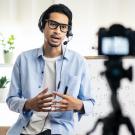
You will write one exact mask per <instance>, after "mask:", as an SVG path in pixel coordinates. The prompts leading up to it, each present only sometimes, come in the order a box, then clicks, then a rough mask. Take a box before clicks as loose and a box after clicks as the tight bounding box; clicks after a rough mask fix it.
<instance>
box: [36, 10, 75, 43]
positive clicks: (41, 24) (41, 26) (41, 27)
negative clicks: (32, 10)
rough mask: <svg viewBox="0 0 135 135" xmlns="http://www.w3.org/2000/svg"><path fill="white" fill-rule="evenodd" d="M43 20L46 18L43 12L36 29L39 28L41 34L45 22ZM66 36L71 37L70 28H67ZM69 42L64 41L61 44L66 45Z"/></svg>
mask: <svg viewBox="0 0 135 135" xmlns="http://www.w3.org/2000/svg"><path fill="white" fill-rule="evenodd" d="M45 18H46V17H45V12H43V13H42V15H41V16H40V18H39V22H38V27H39V29H40V31H41V32H43V30H44V27H45V23H46V22H45ZM66 36H67V38H69V37H73V33H72V26H71V27H69V30H68V31H67V34H66ZM69 41H70V40H68V41H65V42H64V43H63V44H64V45H66V44H67V43H68V42H69Z"/></svg>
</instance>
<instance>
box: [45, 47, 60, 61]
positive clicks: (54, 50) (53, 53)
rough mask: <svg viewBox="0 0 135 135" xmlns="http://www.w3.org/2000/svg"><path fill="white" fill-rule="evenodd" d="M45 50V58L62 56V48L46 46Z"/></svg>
mask: <svg viewBox="0 0 135 135" xmlns="http://www.w3.org/2000/svg"><path fill="white" fill-rule="evenodd" d="M43 49H44V56H46V57H49V58H53V57H57V56H60V55H61V54H62V49H61V46H59V47H50V46H48V45H44V47H43Z"/></svg>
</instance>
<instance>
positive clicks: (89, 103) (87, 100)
mask: <svg viewBox="0 0 135 135" xmlns="http://www.w3.org/2000/svg"><path fill="white" fill-rule="evenodd" d="M78 98H79V99H80V100H82V101H83V105H84V112H83V113H80V112H78V118H79V120H80V118H81V116H82V115H89V114H91V113H92V111H93V107H94V104H95V99H94V95H93V91H92V90H91V82H90V73H89V69H88V65H87V63H86V61H85V60H84V62H83V64H82V77H81V84H80V91H79V95H78Z"/></svg>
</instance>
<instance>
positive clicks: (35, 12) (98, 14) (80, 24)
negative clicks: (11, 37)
mask: <svg viewBox="0 0 135 135" xmlns="http://www.w3.org/2000/svg"><path fill="white" fill-rule="evenodd" d="M53 3H64V4H66V5H67V6H69V8H70V9H71V10H72V11H73V33H74V37H73V39H72V41H71V42H70V43H69V48H71V49H73V50H76V51H77V52H79V53H81V54H82V55H97V51H95V50H92V49H91V47H92V46H97V37H96V32H97V31H98V29H99V27H101V26H105V27H108V26H110V25H111V24H112V23H122V24H124V25H125V26H127V27H132V28H135V19H134V18H135V14H134V12H135V8H134V5H135V1H134V0H102V1H101V0H85V1H83V0H79V1H78V0H72V1H71V0H0V32H2V33H4V34H5V33H6V34H10V33H14V34H15V35H16V52H17V53H20V52H21V51H23V50H27V49H30V48H35V47H39V46H40V45H41V44H42V43H43V40H42V34H41V33H40V31H39V30H38V27H37V24H38V19H39V16H40V15H41V13H42V12H43V11H44V10H45V9H46V8H47V7H48V6H50V5H51V4H53Z"/></svg>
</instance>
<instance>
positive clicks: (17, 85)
mask: <svg viewBox="0 0 135 135" xmlns="http://www.w3.org/2000/svg"><path fill="white" fill-rule="evenodd" d="M38 25H39V29H40V30H41V32H43V33H44V45H43V47H41V48H38V49H33V50H30V51H26V52H23V53H22V54H21V55H20V56H19V57H18V58H17V60H16V63H15V65H14V68H13V72H12V79H11V86H10V91H9V95H8V98H7V100H6V101H7V104H8V106H9V108H10V109H11V110H13V111H15V112H18V113H20V116H19V118H18V120H17V122H16V123H15V124H14V126H13V127H11V129H10V130H9V131H8V133H7V134H8V135H20V134H21V135H51V134H53V135H74V134H75V133H74V119H73V114H74V112H78V116H79V119H80V118H81V116H82V114H89V113H91V111H92V107H93V104H94V99H93V98H92V96H91V89H90V80H89V77H88V76H89V74H88V72H87V68H86V63H85V61H84V58H82V57H81V56H80V55H78V54H77V53H75V52H73V51H71V50H68V49H66V48H65V47H64V46H63V44H67V43H68V40H67V41H64V40H65V39H69V37H70V36H72V34H71V28H72V12H71V11H70V9H69V8H68V7H66V6H65V5H63V4H55V5H52V6H50V7H49V8H48V9H47V10H46V11H45V12H43V14H42V15H41V17H40V19H39V24H38ZM66 37H67V38H66Z"/></svg>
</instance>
